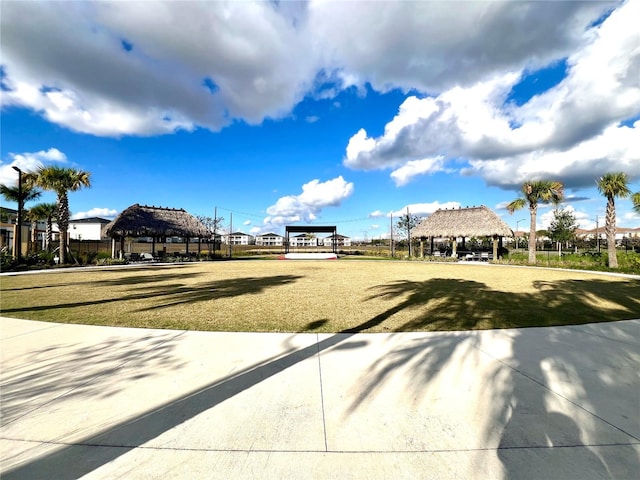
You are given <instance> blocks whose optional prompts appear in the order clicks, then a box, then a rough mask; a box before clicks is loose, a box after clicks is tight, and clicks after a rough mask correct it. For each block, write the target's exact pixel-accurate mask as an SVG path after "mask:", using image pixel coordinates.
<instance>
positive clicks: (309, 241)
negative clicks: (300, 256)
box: [289, 233, 318, 247]
mask: <svg viewBox="0 0 640 480" xmlns="http://www.w3.org/2000/svg"><path fill="white" fill-rule="evenodd" d="M289 246H290V247H317V246H318V238H317V237H314V236H309V235H307V234H306V233H301V234H300V235H296V236H295V237H289Z"/></svg>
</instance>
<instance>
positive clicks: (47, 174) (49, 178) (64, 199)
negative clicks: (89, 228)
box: [28, 165, 91, 263]
mask: <svg viewBox="0 0 640 480" xmlns="http://www.w3.org/2000/svg"><path fill="white" fill-rule="evenodd" d="M90 177H91V174H90V173H89V172H85V171H82V170H75V169H73V168H64V167H58V166H55V165H54V166H49V167H40V168H39V169H38V170H37V171H36V172H35V173H34V174H30V175H29V176H28V181H29V182H31V183H32V184H34V185H36V186H38V187H40V188H43V189H45V190H50V191H52V192H55V194H56V195H57V197H58V199H57V210H58V211H57V215H56V218H57V220H58V230H59V231H60V263H65V262H66V253H67V243H68V240H67V235H68V232H67V230H68V229H69V196H68V195H69V192H75V191H77V190H80V189H81V188H82V187H90V186H91V180H90Z"/></svg>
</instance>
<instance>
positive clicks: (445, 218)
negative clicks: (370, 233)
mask: <svg viewBox="0 0 640 480" xmlns="http://www.w3.org/2000/svg"><path fill="white" fill-rule="evenodd" d="M493 235H499V236H502V237H511V236H513V231H512V230H511V229H510V228H509V226H508V225H507V224H506V223H505V222H504V220H502V219H501V218H500V217H499V216H498V215H496V213H495V212H493V211H492V210H491V209H490V208H488V207H485V206H484V205H481V206H479V207H471V208H454V209H446V210H436V211H435V212H433V213H432V214H431V215H429V217H427V218H425V219H424V220H422V221H421V222H420V224H419V225H418V226H417V227H416V228H414V229H413V230H412V231H411V236H412V237H414V238H415V237H485V236H493Z"/></svg>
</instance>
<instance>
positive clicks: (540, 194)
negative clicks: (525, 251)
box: [507, 180, 564, 264]
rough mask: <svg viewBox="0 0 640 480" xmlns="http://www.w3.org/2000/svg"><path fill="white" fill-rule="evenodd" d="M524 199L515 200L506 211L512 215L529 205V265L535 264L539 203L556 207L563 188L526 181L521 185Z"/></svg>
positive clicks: (551, 182)
mask: <svg viewBox="0 0 640 480" xmlns="http://www.w3.org/2000/svg"><path fill="white" fill-rule="evenodd" d="M522 193H524V197H520V198H517V199H515V200H514V201H513V202H511V203H510V204H509V205H507V210H508V211H509V213H511V214H513V212H515V211H516V210H520V209H521V208H524V207H525V206H527V205H529V214H530V216H531V221H530V222H529V263H532V264H535V263H536V217H537V215H538V204H539V203H553V204H554V205H557V204H559V203H560V201H561V200H562V198H563V197H564V186H563V185H562V183H560V182H557V181H551V180H537V181H527V182H524V183H523V184H522Z"/></svg>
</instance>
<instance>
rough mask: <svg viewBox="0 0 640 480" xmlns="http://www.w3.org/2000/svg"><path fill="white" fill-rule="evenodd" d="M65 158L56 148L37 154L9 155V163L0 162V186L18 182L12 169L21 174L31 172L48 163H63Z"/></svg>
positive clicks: (16, 175)
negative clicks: (17, 170) (16, 168)
mask: <svg viewBox="0 0 640 480" xmlns="http://www.w3.org/2000/svg"><path fill="white" fill-rule="evenodd" d="M66 161H67V156H66V155H65V154H64V153H62V152H61V151H60V150H58V149H57V148H50V149H48V150H40V151H39V152H24V153H10V154H9V162H8V163H5V162H0V184H2V185H14V184H15V183H16V182H17V181H18V174H17V172H16V171H15V170H14V169H13V167H14V166H15V167H18V168H19V169H20V170H22V171H23V172H33V171H35V170H37V169H38V168H39V167H41V166H42V165H43V164H45V163H48V162H60V163H65V162H66Z"/></svg>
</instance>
